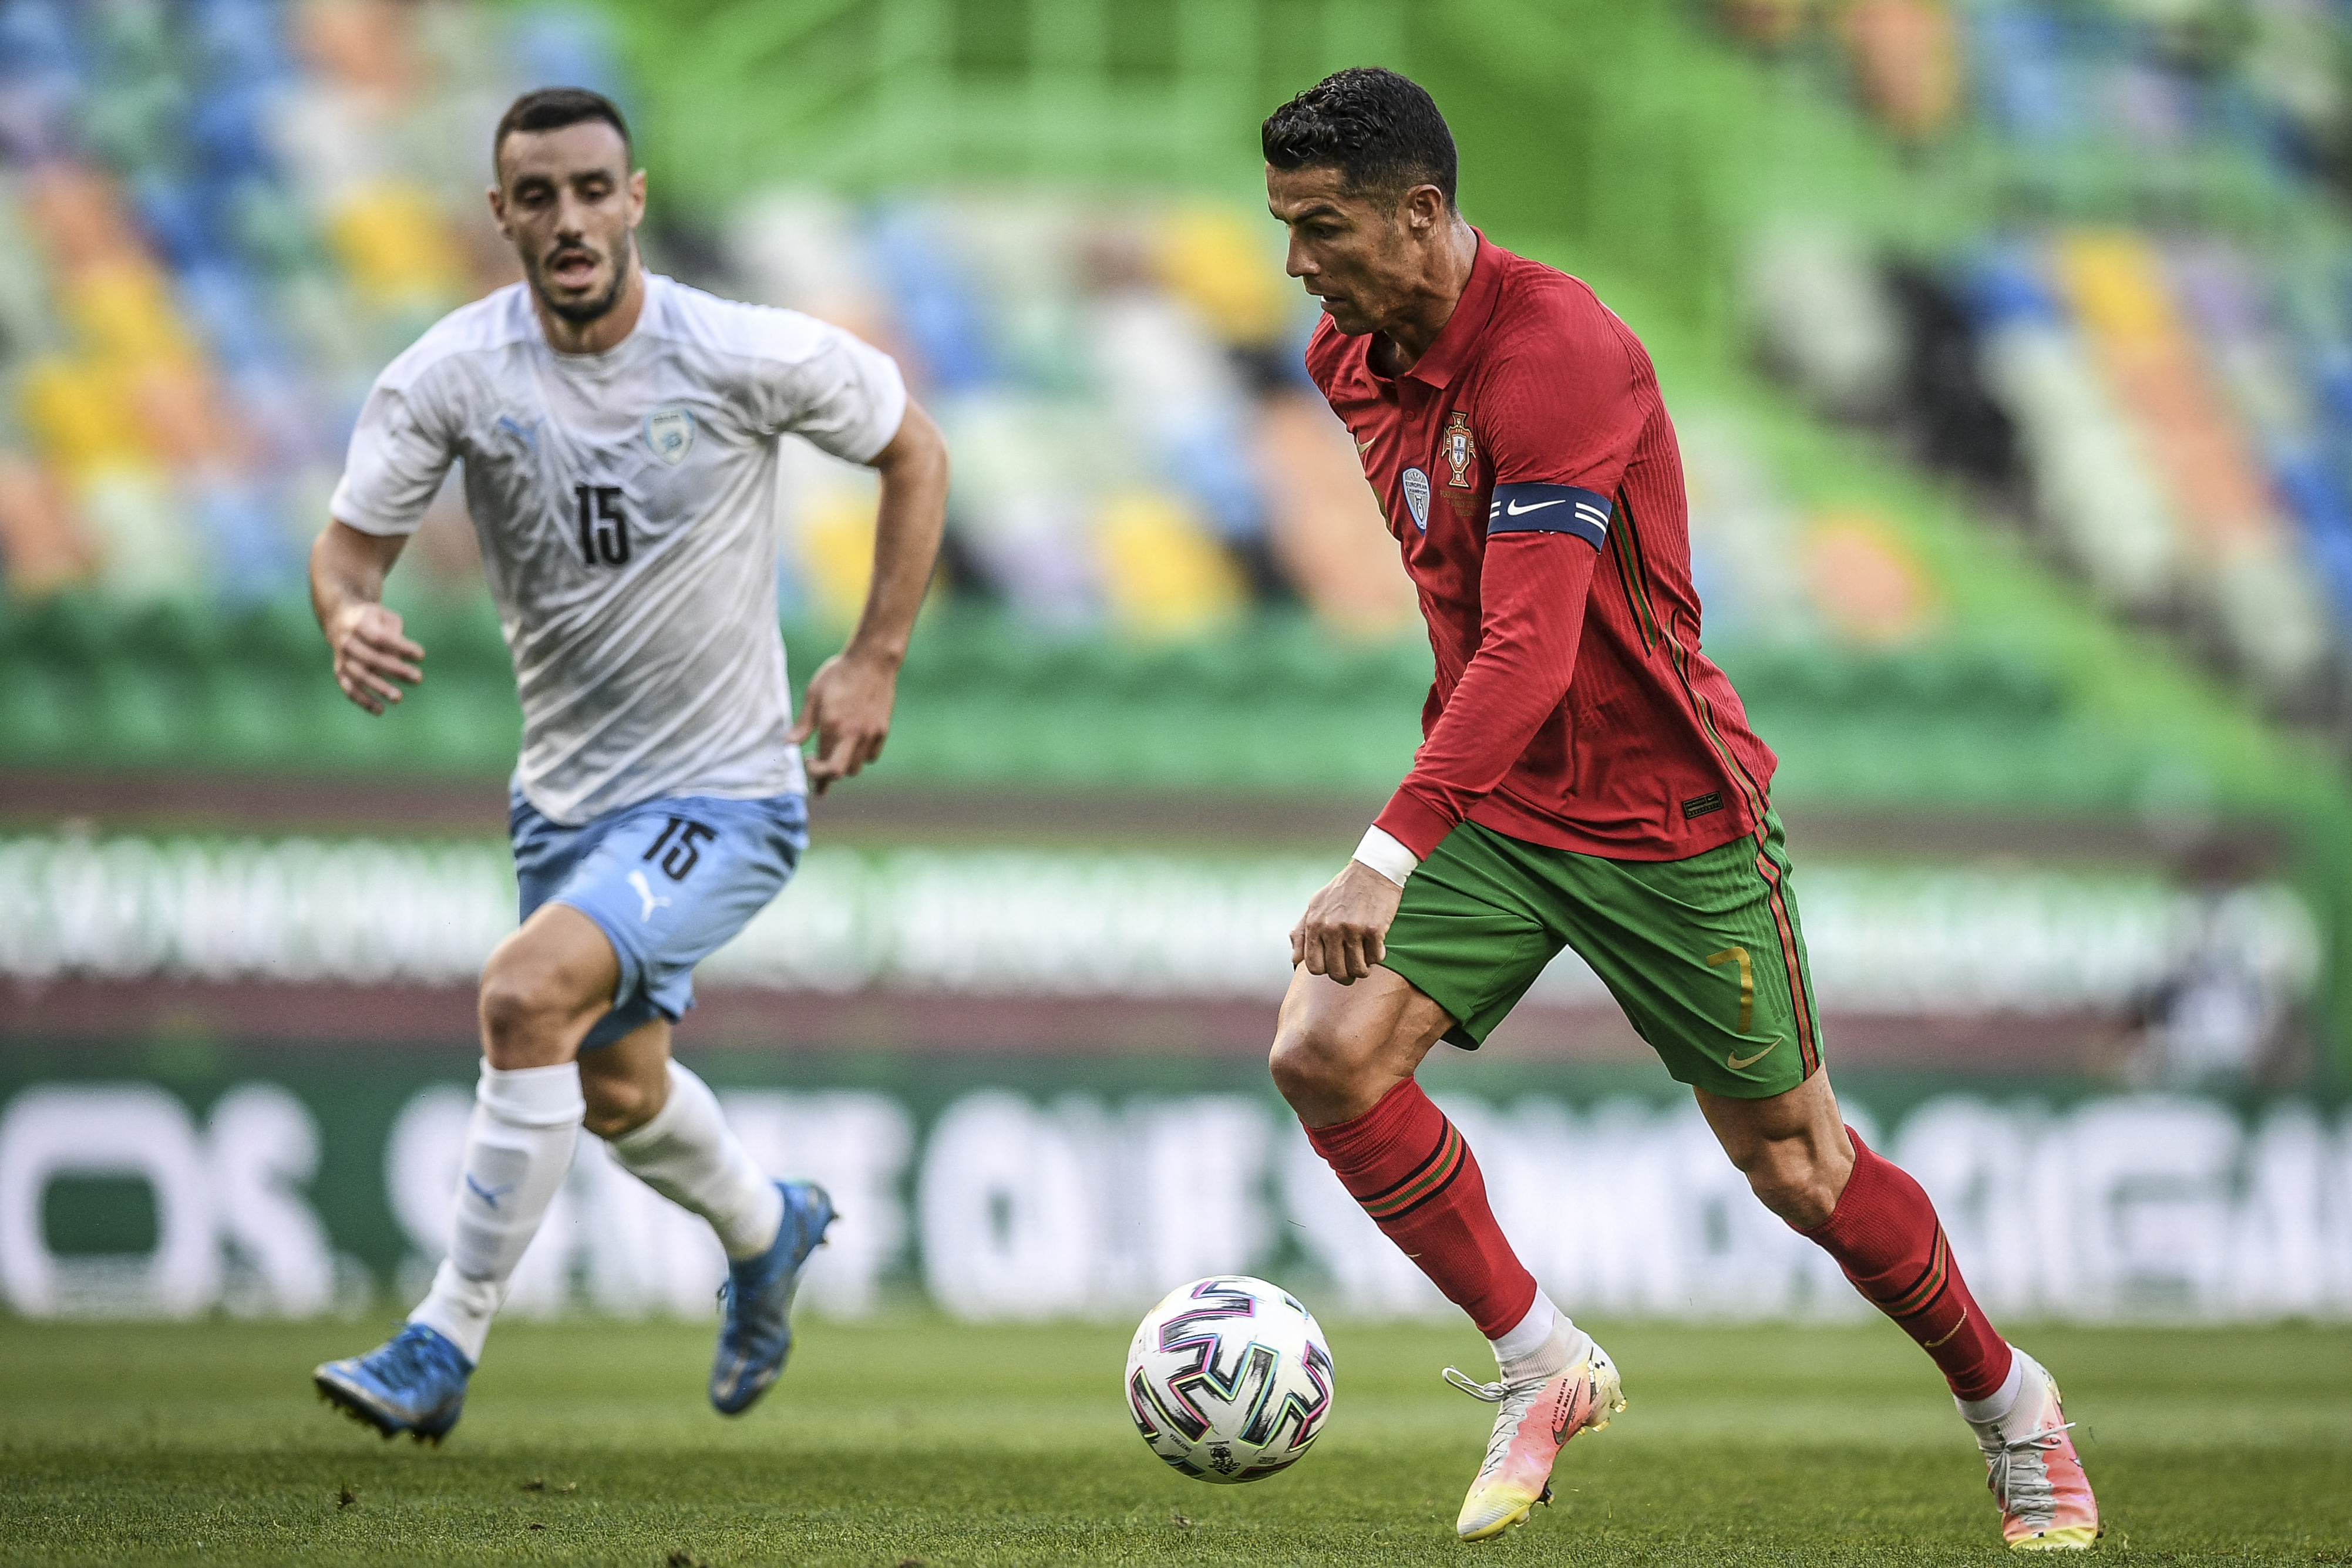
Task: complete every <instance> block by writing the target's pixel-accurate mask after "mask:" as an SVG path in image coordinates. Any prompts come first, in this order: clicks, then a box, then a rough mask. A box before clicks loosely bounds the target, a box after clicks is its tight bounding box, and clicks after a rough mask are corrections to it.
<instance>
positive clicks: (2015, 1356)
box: [1952, 1345, 2025, 1426]
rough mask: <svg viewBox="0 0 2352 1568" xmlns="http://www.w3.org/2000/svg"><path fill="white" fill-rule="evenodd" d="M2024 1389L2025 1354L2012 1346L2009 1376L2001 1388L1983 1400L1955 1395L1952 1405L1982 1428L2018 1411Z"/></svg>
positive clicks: (2002, 1382) (2003, 1381) (2002, 1381)
mask: <svg viewBox="0 0 2352 1568" xmlns="http://www.w3.org/2000/svg"><path fill="white" fill-rule="evenodd" d="M2024 1388H2025V1352H2023V1351H2021V1350H2019V1349H2018V1348H2017V1347H2016V1346H2014V1345H2011V1347H2010V1352H2009V1375H2008V1376H2007V1377H2006V1378H2004V1379H2002V1380H2001V1384H2000V1387H1999V1388H1997V1389H1995V1390H1994V1391H1993V1392H1992V1393H1990V1394H1986V1395H1985V1396H1984V1397H1983V1398H1982V1399H1961V1398H1959V1397H1958V1396H1957V1395H1955V1396H1954V1398H1953V1400H1952V1403H1953V1404H1955V1405H1958V1406H1959V1407H1960V1414H1961V1415H1964V1416H1966V1417H1967V1418H1968V1419H1969V1420H1970V1421H1972V1422H1974V1423H1975V1424H1976V1425H1977V1426H1983V1425H1984V1424H1985V1423H1986V1422H1988V1421H1999V1420H2000V1419H2001V1418H2002V1417H2004V1416H2006V1415H2008V1414H2009V1413H2010V1412H2011V1411H2012V1410H2014V1409H2016V1408H2017V1396H2018V1394H2020V1393H2021V1392H2023V1390H2024Z"/></svg>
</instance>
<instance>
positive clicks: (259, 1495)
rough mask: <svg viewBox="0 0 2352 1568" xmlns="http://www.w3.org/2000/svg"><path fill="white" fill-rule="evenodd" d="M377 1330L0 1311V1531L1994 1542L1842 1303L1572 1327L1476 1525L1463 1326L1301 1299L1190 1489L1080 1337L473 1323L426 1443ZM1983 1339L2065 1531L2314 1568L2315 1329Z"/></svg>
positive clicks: (1912, 1381) (1481, 1370) (2122, 1551)
mask: <svg viewBox="0 0 2352 1568" xmlns="http://www.w3.org/2000/svg"><path fill="white" fill-rule="evenodd" d="M376 1327H377V1325H373V1324H370V1325H367V1326H364V1327H352V1326H351V1325H331V1324H328V1325H320V1324H303V1325H290V1326H289V1325H262V1324H251V1323H230V1322H208V1323H200V1324H194V1325H189V1326H183V1327H169V1328H156V1327H110V1326H100V1325H75V1326H54V1325H38V1324H28V1323H24V1322H18V1321H0V1561H7V1562H15V1563H44V1564H51V1563H84V1562H107V1563H147V1562H174V1563H179V1562H186V1563H247V1562H253V1563H261V1562H270V1563H287V1562H302V1563H406V1562H425V1561H430V1562H436V1563H447V1562H517V1563H625V1564H641V1565H647V1568H652V1565H661V1564H685V1563H709V1564H713V1565H716V1564H723V1563H863V1564H881V1565H883V1568H890V1565H893V1564H906V1563H925V1564H932V1565H938V1568H946V1565H948V1564H954V1563H1186V1564H1217V1563H1250V1564H1253V1565H1264V1564H1273V1563H1346V1562H1372V1561H1377V1562H1381V1563H1423V1562H1427V1563H1457V1564H1459V1563H1466V1562H1471V1561H1475V1562H1480V1563H1485V1562H1496V1563H1517V1562H1537V1561H1542V1562H1548V1563H1660V1564H1665V1563H1673V1564H1685V1563H1995V1562H2012V1561H2014V1560H2013V1559H2011V1557H2010V1556H2009V1554H2008V1553H2006V1552H2002V1551H2001V1550H2000V1547H1999V1544H1998V1543H1999V1532H1998V1528H1997V1524H1996V1519H1995V1514H1994V1511H1993V1508H1992V1505H1991V1503H1990V1500H1988V1498H1987V1496H1986V1494H1985V1490H1984V1484H1983V1475H1984V1471H1983V1466H1982V1464H1981V1463H1980V1461H1979V1459H1978V1458H1977V1455H1976V1450H1975V1448H1974V1447H1973V1445H1972V1444H1971V1443H1970V1441H1969V1437H1968V1435H1967V1433H1966V1431H1965V1430H1964V1429H1963V1428H1962V1427H1961V1426H1960V1424H1959V1422H1958V1418H1957V1417H1956V1416H1955V1415H1953V1413H1952V1410H1951V1407H1950V1405H1949V1403H1948V1400H1947V1399H1946V1397H1945V1395H1944V1394H1943V1392H1942V1388H1941V1384H1940V1383H1939V1381H1938V1380H1937V1378H1936V1376H1935V1374H1934V1373H1933V1372H1932V1371H1931V1370H1930V1369H1929V1368H1928V1366H1927V1363H1926V1361H1925V1360H1924V1359H1923V1358H1922V1357H1921V1356H1920V1355H1919V1353H1918V1352H1917V1351H1916V1350H1915V1349H1914V1348H1913V1347H1912V1346H1911V1345H1910V1343H1909V1342H1907V1341H1906V1340H1904V1339H1903V1338H1902V1337H1901V1336H1900V1335H1899V1334H1897V1333H1896V1332H1895V1331H1894V1330H1893V1329H1891V1328H1889V1327H1887V1326H1885V1325H1884V1324H1877V1323H1873V1324H1869V1325H1866V1326H1862V1327H1857V1328H1853V1329H1838V1330H1796V1329H1780V1328H1767V1329H1703V1330H1702V1329H1682V1328H1669V1327H1657V1326H1643V1327H1622V1326H1614V1325H1609V1324H1602V1325H1600V1327H1601V1338H1602V1341H1603V1342H1605V1343H1606V1344H1607V1345H1608V1346H1609V1348H1610V1351H1611V1353H1612V1355H1614V1356H1615V1357H1616V1358H1617V1360H1618V1363H1619V1364H1620V1365H1622V1367H1623V1368H1624V1370H1625V1388H1626V1392H1627V1394H1628V1396H1629V1397H1630V1398H1631V1400H1632V1407H1631V1408H1630V1409H1629V1410H1627V1411H1626V1413H1625V1414H1624V1415H1622V1416H1620V1417H1619V1418H1618V1420H1617V1423H1616V1424H1615V1425H1614V1426H1612V1427H1611V1428H1610V1429H1609V1430H1608V1431H1607V1432H1604V1433H1601V1434H1598V1435H1587V1436H1583V1437H1580V1438H1579V1439H1578V1440H1577V1441H1576V1443H1575V1444H1574V1445H1573V1446H1572V1447H1570V1450H1569V1452H1568V1454H1567V1456H1566V1458H1564V1460H1563V1463H1562V1465H1561V1468H1560V1471H1559V1475H1558V1477H1557V1478H1556V1484H1557V1485H1558V1487H1559V1492H1560V1497H1559V1504H1558V1505H1557V1506H1555V1507H1553V1508H1551V1509H1549V1510H1544V1509H1538V1510H1537V1515H1536V1518H1535V1520H1534V1521H1533V1522H1532V1523H1530V1524H1529V1525H1528V1526H1527V1527H1526V1528H1524V1529H1521V1530H1519V1531H1515V1532H1513V1534H1512V1535H1510V1536H1509V1537H1507V1538H1506V1539H1505V1540H1503V1541H1502V1542H1497V1543H1495V1544H1492V1545H1487V1546H1479V1547H1465V1546H1463V1545H1461V1544H1459V1543H1457V1542H1455V1541H1454V1539H1453V1521H1454V1510H1455V1509H1456V1508H1457V1507H1458V1506H1459V1504H1460V1501H1461V1496H1462V1490H1463V1488H1464V1486H1465V1483H1466V1482H1467V1481H1468V1479H1469V1477H1470V1475H1471V1472H1472V1471H1473V1469H1474V1468H1475V1466H1476V1464H1477V1461H1478V1457H1479V1454H1480V1453H1481V1451H1482V1447H1483V1443H1484V1438H1485V1433H1486V1423H1487V1420H1488V1416H1489V1410H1488V1407H1487V1406H1485V1405H1478V1404H1475V1403H1474V1402H1473V1401H1471V1400H1469V1399H1466V1398H1464V1397H1463V1396H1461V1395H1460V1394H1455V1393H1454V1391H1452V1390H1451V1389H1448V1388H1446V1387H1445V1386H1444V1384H1441V1383H1440V1382H1439V1380H1438V1376H1437V1373H1438V1369H1439V1368H1440V1367H1442V1366H1444V1364H1445V1363H1447V1362H1448V1361H1454V1362H1457V1363H1460V1364H1461V1365H1462V1366H1463V1367H1464V1368H1465V1369H1466V1370H1470V1371H1472V1372H1474V1373H1478V1374H1480V1375H1485V1374H1486V1371H1487V1369H1488V1368H1489V1367H1490V1366H1491V1364H1492V1363H1491V1362H1490V1361H1486V1360H1482V1357H1483V1356H1484V1346H1483V1344H1482V1343H1481V1342H1479V1341H1478V1340H1477V1339H1476V1338H1475V1335H1473V1334H1471V1333H1470V1331H1468V1330H1467V1329H1462V1330H1458V1331H1454V1330H1439V1329H1414V1328H1350V1327H1348V1326H1346V1325H1344V1324H1342V1325H1338V1326H1335V1327H1334V1328H1333V1331H1332V1335H1331V1338H1332V1349H1333V1354H1334V1356H1335V1358H1336V1360H1337V1362H1338V1364H1339V1394H1338V1404H1337V1407H1336V1410H1335V1412H1334V1415H1333V1419H1332V1423H1331V1425H1330V1426H1329V1427H1328V1429H1327V1431H1326V1433H1325V1436H1324V1437H1323V1438H1322V1441H1321V1442H1320V1444H1319V1445H1318V1447H1317V1449H1316V1451H1315V1452H1314V1453H1313V1454H1311V1455H1309V1456H1308V1457H1307V1459H1306V1460H1305V1461H1303V1462H1302V1463H1301V1464H1299V1465H1298V1466H1297V1468H1294V1469H1292V1470H1290V1471H1288V1472H1287V1473H1286V1474H1283V1475H1280V1476H1276V1477H1275V1478H1273V1479H1269V1480H1266V1481H1264V1482H1261V1483H1258V1484H1255V1485H1252V1486H1242V1487H1211V1486H1206V1485H1203V1484H1202V1483H1199V1482H1195V1481H1189V1480H1186V1479H1183V1478H1181V1477H1180V1476H1178V1475H1176V1474H1175V1473H1173V1472H1172V1471H1171V1470H1169V1469H1167V1468H1164V1467H1162V1466H1161V1465H1160V1462H1159V1461H1158V1460H1157V1459H1154V1458H1151V1456H1150V1454H1149V1453H1148V1452H1146V1450H1145V1448H1144V1447H1143V1445H1142V1443H1141V1442H1140V1441H1139V1440H1138V1439H1137V1437H1136V1436H1135V1434H1134V1431H1133V1430H1132V1428H1131V1427H1130V1426H1129V1424H1128V1420H1127V1416H1126V1414H1125V1411H1124V1408H1123V1406H1122V1405H1121V1402H1120V1399H1119V1393H1118V1373H1119V1367H1120V1363H1121V1360H1122V1357H1123V1356H1124V1354H1125V1350H1126V1337H1125V1335H1124V1334H1123V1333H1122V1332H1119V1331H1117V1330H1105V1329H1101V1328H1039V1329H971V1328H961V1327H957V1326H953V1325H950V1324H948V1323H944V1322H942V1321H939V1320H937V1319H932V1318H924V1317H911V1316H910V1317H907V1318H904V1319H898V1320H889V1321H878V1322H873V1323H868V1324H862V1325H859V1326H856V1327H844V1326H838V1325H833V1324H827V1323H823V1322H815V1323H808V1324H805V1325H804V1326H803V1331H802V1338H801V1343H800V1346H799V1348H798V1350H797V1352H795V1358H794V1363H793V1366H792V1368H791V1369H790V1370H789V1371H788V1372H787V1373H786V1374H785V1378H784V1381H783V1382H782V1384H779V1385H778V1387H777V1388H776V1389H775V1390H774V1391H773V1392H772V1393H771V1394H769V1396H768V1398H767V1400H766V1401H765V1403H764V1404H762V1405H761V1406H760V1407H759V1408H758V1409H756V1410H754V1411H753V1412H752V1413H751V1415H748V1416H746V1417H744V1418H742V1419H740V1420H738V1421H727V1420H723V1419H721V1418H720V1417H719V1416H717V1415H713V1414H711V1412H710V1411H709V1408H708V1407H707V1406H706V1405H704V1404H703V1399H702V1393H701V1387H702V1382H703V1378H704V1374H705V1365H706V1358H707V1357H708V1355H709V1331H708V1330H705V1329H701V1328H694V1327H687V1326H681V1325H675V1324H666V1323H661V1324H656V1323H640V1324H615V1323H566V1324H555V1325H535V1324H527V1323H507V1324H502V1325H501V1326H500V1327H499V1330H498V1331H497V1333H496V1334H495V1335H494V1336H493V1338H492V1340H491V1342H490V1353H489V1355H488V1358H487V1361H486V1363H485V1364H484V1366H483V1368H482V1371H481V1373H480V1374H479V1375H478V1377H477V1378H476V1379H475V1383H474V1389H473V1393H472V1395H471V1397H470V1400H469V1402H468V1405H467V1414H466V1417H465V1420H464V1421H463V1422H462V1423H460V1424H459V1426H458V1427H457V1431H456V1432H455V1433H454V1434H453V1435H452V1436H451V1437H450V1439H449V1441H448V1443H447V1445H446V1447H441V1448H438V1449H435V1448H426V1447H417V1446H415V1445H414V1444H412V1443H409V1442H407V1441H406V1440H403V1441H401V1442H399V1443H397V1444H386V1443H384V1442H383V1440H381V1439H379V1438H378V1437H376V1436H374V1435H373V1433H370V1432H367V1431H365V1430H363V1429H362V1428H360V1427H358V1426H354V1425H352V1424H351V1423H350V1422H348V1421H346V1420H344V1419H343V1418H342V1417H341V1416H339V1415H333V1414H331V1413H330V1412H329V1411H328V1410H326V1409H325V1408H324V1407H323V1406H321V1405H318V1404H316V1403H315V1402H314V1400H313V1398H312V1395H311V1394H310V1385H309V1373H310V1366H311V1365H312V1363H315V1362H318V1361H320V1360H322V1359H324V1358H326V1357H329V1356H331V1355H338V1354H347V1353H350V1352H352V1351H355V1350H359V1349H363V1348H365V1346H366V1345H368V1344H370V1343H373V1342H374V1339H375V1337H376V1335H375V1334H374V1332H373V1330H374V1329H375V1328H376ZM2021 1338H2023V1339H2024V1341H2025V1342H2026V1343H2027V1345H2028V1346H2029V1347H2030V1348H2032V1350H2033V1351H2034V1352H2036V1353H2037V1354H2038V1355H2040V1356H2041V1357H2042V1360H2043V1361H2045V1362H2046V1363H2049V1364H2050V1365H2051V1366H2052V1367H2053V1369H2054V1370H2056V1371H2057V1373H2059V1376H2060V1378H2061V1380H2062V1381H2063V1384H2064V1385H2065V1387H2066V1391H2067V1400H2068V1414H2069V1415H2074V1417H2076V1418H2077V1419H2078V1420H2079V1421H2080V1422H2081V1426H2078V1427H2077V1428H2076V1432H2077V1436H2079V1437H2080V1438H2081V1439H2082V1450H2083V1454H2084V1462H2085V1463H2086V1465H2087V1466H2088V1467H2089V1468H2090V1472H2091V1476H2092V1479H2093V1480H2094V1482H2095V1484H2096V1485H2097V1487H2098V1489H2099V1496H2100V1500H2101V1502H2102V1504H2103V1506H2104V1510H2105V1518H2106V1521H2107V1531H2108V1532H2107V1538H2106V1540H2105V1542H2103V1543H2102V1546H2101V1548H2100V1550H2101V1552H2102V1553H2103V1554H2104V1555H2105V1556H2107V1557H2110V1558H2124V1559H2129V1560H2131V1561H2135V1562H2138V1561H2145V1562H2148V1563H2166V1562H2178V1563H2190V1562H2195V1563H2211V1562H2249V1563H2251V1562H2261V1563H2352V1331H2346V1330H2314V1329H2279V1330H2269V1331H2238V1330H2220V1331H2199V1332H2171V1331H2100V1332H2090V1331H2072V1330H2046V1331H2038V1332H2034V1333H2032V1334H2027V1335H2022V1336H2021Z"/></svg>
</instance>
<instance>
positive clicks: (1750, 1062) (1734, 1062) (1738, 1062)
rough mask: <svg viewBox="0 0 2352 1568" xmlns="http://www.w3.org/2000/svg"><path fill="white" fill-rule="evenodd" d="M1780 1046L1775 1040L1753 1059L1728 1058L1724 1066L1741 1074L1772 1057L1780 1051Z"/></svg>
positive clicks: (1724, 1059)
mask: <svg viewBox="0 0 2352 1568" xmlns="http://www.w3.org/2000/svg"><path fill="white" fill-rule="evenodd" d="M1779 1048H1780V1041H1778V1040H1774V1041H1773V1042H1772V1043H1771V1044H1770V1045H1769V1046H1767V1047H1764V1048H1763V1049H1762V1050H1760V1051H1759V1052H1757V1053H1756V1054H1755V1055H1754V1056H1752V1057H1739V1056H1726V1057H1725V1058H1723V1065H1724V1066H1726V1067H1727V1068H1730V1069H1731V1070H1732V1071H1733V1072H1739V1071H1741V1070H1743V1069H1744V1068H1752V1067H1754V1066H1755V1065H1756V1064H1757V1063H1758V1062H1760V1061H1762V1060H1763V1059H1764V1058H1766V1057H1769V1056H1770V1055H1771V1054H1772V1053H1773V1052H1774V1051H1775V1050H1778V1049H1779Z"/></svg>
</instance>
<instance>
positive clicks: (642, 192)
mask: <svg viewBox="0 0 2352 1568" xmlns="http://www.w3.org/2000/svg"><path fill="white" fill-rule="evenodd" d="M645 216H646V172H645V171H644V170H643V169H639V170H637V171H636V172H635V174H631V175H630V176H629V226H630V227H631V228H635V226H637V225H638V224H639V223H641V222H642V221H644V219H645Z"/></svg>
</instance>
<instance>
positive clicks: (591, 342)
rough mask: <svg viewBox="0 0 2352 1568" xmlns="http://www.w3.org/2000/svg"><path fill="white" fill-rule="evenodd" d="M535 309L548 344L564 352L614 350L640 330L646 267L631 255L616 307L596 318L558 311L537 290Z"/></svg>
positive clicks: (532, 307) (644, 306) (532, 306)
mask: <svg viewBox="0 0 2352 1568" xmlns="http://www.w3.org/2000/svg"><path fill="white" fill-rule="evenodd" d="M530 305H531V309H532V310H536V311H537V312H538V313H539V330H540V331H541V332H542V333H544V334H545V335H546V338H547V346H548V347H549V348H551V349H553V350H554V351H555V352H556V353H560V354H601V353H612V352H613V351H614V349H616V348H619V347H620V346H621V345H622V344H623V343H624V342H627V341H628V337H629V334H630V333H631V332H634V331H636V330H637V318H638V317H639V316H641V315H643V314H645V310H646V269H645V268H644V267H642V266H640V265H639V264H638V262H637V259H636V258H635V257H634V256H633V257H631V258H629V280H628V282H627V283H625V284H624V285H623V286H622V289H621V297H620V298H619V299H617V300H614V301H613V308H612V309H611V310H607V311H605V312H604V314H603V315H601V316H598V317H596V318H595V319H594V320H593V321H567V320H566V319H565V318H563V317H562V316H559V315H557V314H556V313H555V312H554V311H552V310H549V309H548V308H547V301H546V300H542V299H541V298H540V297H539V296H538V294H536V293H533V294H532V295H531V297H530Z"/></svg>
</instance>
